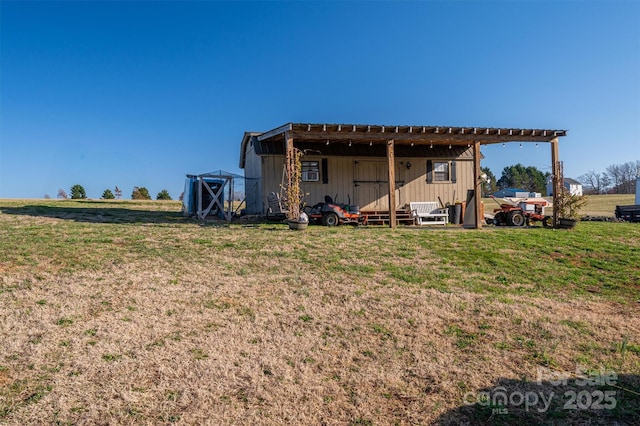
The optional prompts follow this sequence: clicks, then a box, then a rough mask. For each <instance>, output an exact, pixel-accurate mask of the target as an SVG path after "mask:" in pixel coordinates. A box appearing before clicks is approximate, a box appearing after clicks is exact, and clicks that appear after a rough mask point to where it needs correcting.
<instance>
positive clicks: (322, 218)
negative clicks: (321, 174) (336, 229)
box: [304, 195, 367, 226]
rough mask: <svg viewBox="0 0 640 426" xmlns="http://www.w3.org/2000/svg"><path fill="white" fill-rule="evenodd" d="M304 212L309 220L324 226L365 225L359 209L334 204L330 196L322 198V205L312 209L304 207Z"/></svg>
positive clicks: (357, 207)
mask: <svg viewBox="0 0 640 426" xmlns="http://www.w3.org/2000/svg"><path fill="white" fill-rule="evenodd" d="M304 212H305V213H306V214H307V216H309V220H310V221H311V222H313V223H316V224H322V225H324V226H338V225H340V224H345V223H348V224H352V225H362V224H364V223H366V220H367V219H366V216H363V215H361V214H360V207H359V206H355V205H351V204H338V203H334V201H333V198H331V197H330V196H328V195H327V196H325V197H324V203H318V204H316V205H314V206H312V207H310V206H306V207H305V208H304Z"/></svg>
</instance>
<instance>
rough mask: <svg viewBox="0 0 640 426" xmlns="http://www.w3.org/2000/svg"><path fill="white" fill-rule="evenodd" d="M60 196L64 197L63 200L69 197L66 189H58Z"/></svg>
mask: <svg viewBox="0 0 640 426" xmlns="http://www.w3.org/2000/svg"><path fill="white" fill-rule="evenodd" d="M58 198H62V199H63V200H66V199H67V198H69V196H68V195H67V193H66V192H65V191H64V189H62V188H60V189H58Z"/></svg>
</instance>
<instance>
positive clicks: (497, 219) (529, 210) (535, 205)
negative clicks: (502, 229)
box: [491, 196, 552, 228]
mask: <svg viewBox="0 0 640 426" xmlns="http://www.w3.org/2000/svg"><path fill="white" fill-rule="evenodd" d="M491 198H493V200H494V201H495V202H496V203H498V205H499V206H500V208H499V209H495V210H494V211H493V212H494V216H493V224H494V225H496V226H524V225H529V224H530V223H531V222H537V221H541V222H542V226H544V227H545V228H548V227H550V226H552V220H551V216H547V215H546V214H545V209H546V208H547V207H548V206H549V202H548V201H547V200H545V199H542V198H537V199H528V200H523V201H521V202H520V203H514V202H506V203H500V202H498V200H496V197H494V196H491ZM505 201H506V200H505Z"/></svg>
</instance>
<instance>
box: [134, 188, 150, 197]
mask: <svg viewBox="0 0 640 426" xmlns="http://www.w3.org/2000/svg"><path fill="white" fill-rule="evenodd" d="M131 199H132V200H150V199H151V195H149V190H148V189H147V188H145V187H144V186H143V187H140V188H138V187H137V186H134V187H133V192H132V193H131Z"/></svg>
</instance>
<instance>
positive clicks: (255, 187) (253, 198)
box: [244, 138, 266, 214]
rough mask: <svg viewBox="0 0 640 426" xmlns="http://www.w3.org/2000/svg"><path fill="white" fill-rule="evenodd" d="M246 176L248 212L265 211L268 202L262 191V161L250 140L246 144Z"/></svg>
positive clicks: (259, 212)
mask: <svg viewBox="0 0 640 426" xmlns="http://www.w3.org/2000/svg"><path fill="white" fill-rule="evenodd" d="M252 139H255V138H252ZM244 177H245V179H246V180H245V197H246V204H247V207H246V210H247V213H248V214H261V213H265V211H264V202H266V194H264V192H263V191H262V180H263V178H262V161H261V159H260V157H259V156H258V155H257V154H256V153H255V149H254V145H253V141H250V142H249V143H248V144H247V146H246V153H245V164H244Z"/></svg>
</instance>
